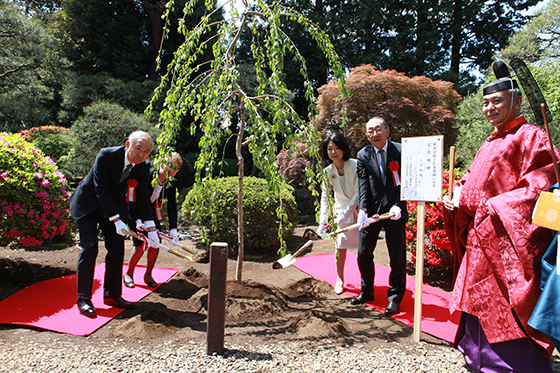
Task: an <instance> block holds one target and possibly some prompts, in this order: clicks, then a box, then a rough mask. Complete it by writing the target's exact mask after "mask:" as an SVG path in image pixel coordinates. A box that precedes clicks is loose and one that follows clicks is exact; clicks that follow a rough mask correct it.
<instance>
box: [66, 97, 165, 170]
mask: <svg viewBox="0 0 560 373" xmlns="http://www.w3.org/2000/svg"><path fill="white" fill-rule="evenodd" d="M84 111H85V114H84V116H83V117H80V118H79V119H78V120H76V122H75V123H74V124H73V125H72V128H71V130H72V132H73V136H74V137H75V138H76V140H77V147H76V148H75V149H74V151H73V152H72V153H71V155H70V157H69V158H70V159H68V161H67V163H66V168H67V169H68V171H69V172H71V173H72V175H73V176H74V177H85V176H86V175H87V173H88V172H89V169H90V168H91V166H92V165H93V163H94V162H95V158H96V157H97V154H98V153H99V151H100V150H101V149H102V148H106V147H109V146H121V145H124V143H125V142H126V140H127V139H128V135H130V134H131V133H132V132H134V131H137V130H142V131H146V132H148V133H150V135H152V138H153V139H154V142H155V138H156V137H157V136H156V134H155V130H154V129H153V127H152V126H151V125H150V123H149V121H148V120H147V119H146V117H145V116H143V115H140V114H135V113H133V112H131V111H130V110H127V109H124V108H123V107H121V106H120V105H118V104H115V103H109V102H98V103H95V104H93V105H91V106H88V107H87V108H85V109H84Z"/></svg>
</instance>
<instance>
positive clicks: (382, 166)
mask: <svg viewBox="0 0 560 373" xmlns="http://www.w3.org/2000/svg"><path fill="white" fill-rule="evenodd" d="M377 153H378V154H379V171H381V179H382V180H383V185H385V157H384V156H383V153H384V151H383V149H381V150H379V151H378V152H377Z"/></svg>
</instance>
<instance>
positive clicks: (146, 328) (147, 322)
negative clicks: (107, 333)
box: [113, 303, 183, 338]
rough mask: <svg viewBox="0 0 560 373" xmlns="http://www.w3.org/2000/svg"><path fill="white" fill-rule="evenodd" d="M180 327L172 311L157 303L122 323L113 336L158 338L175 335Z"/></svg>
mask: <svg viewBox="0 0 560 373" xmlns="http://www.w3.org/2000/svg"><path fill="white" fill-rule="evenodd" d="M182 326H183V325H182V323H181V321H180V320H179V318H178V317H177V316H176V315H174V314H173V312H172V311H170V310H169V309H167V307H166V306H165V305H163V304H161V303H158V304H153V305H152V306H151V308H150V309H148V310H146V311H145V312H142V313H140V314H139V315H136V316H134V317H132V318H130V319H129V320H127V321H125V322H124V323H122V324H121V325H120V326H119V327H118V328H117V329H116V330H115V332H114V333H113V334H114V335H116V336H121V337H126V338H159V337H163V336H166V335H169V334H173V333H175V332H176V331H177V330H178V329H179V328H181V327H182Z"/></svg>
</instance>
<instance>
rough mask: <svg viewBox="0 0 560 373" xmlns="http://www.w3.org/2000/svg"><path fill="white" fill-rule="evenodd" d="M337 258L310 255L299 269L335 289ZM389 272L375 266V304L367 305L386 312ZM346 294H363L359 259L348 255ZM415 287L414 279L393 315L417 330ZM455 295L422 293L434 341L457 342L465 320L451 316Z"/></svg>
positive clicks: (426, 289)
mask: <svg viewBox="0 0 560 373" xmlns="http://www.w3.org/2000/svg"><path fill="white" fill-rule="evenodd" d="M334 263H335V262H334V254H321V255H308V256H302V257H298V258H297V261H296V263H295V264H294V266H295V267H297V268H298V269H300V270H301V271H302V272H305V273H307V274H309V275H310V276H313V277H315V278H318V279H321V280H324V281H327V282H328V283H330V284H331V285H333V286H334V284H335V282H336V271H335V264H334ZM389 271H390V269H389V268H386V267H383V266H381V265H379V264H376V265H375V300H374V301H373V302H368V303H367V305H368V306H370V307H372V308H374V309H376V310H378V311H380V312H383V311H384V310H385V307H387V290H388V289H389ZM344 282H345V285H344V294H346V295H348V296H349V297H355V296H356V295H358V294H359V293H360V270H359V269H358V261H357V255H356V254H354V253H351V252H348V253H347V257H346V264H345V267H344ZM414 287H415V282H414V279H413V278H410V277H407V279H406V293H405V295H404V299H403V301H402V303H401V312H400V313H397V314H396V315H393V316H391V317H393V318H394V319H395V320H398V321H400V322H402V323H403V324H406V325H409V326H411V327H413V326H414ZM450 300H451V294H448V293H446V292H444V291H441V290H439V289H436V288H434V287H432V286H429V285H424V286H423V290H422V331H423V332H424V333H428V334H431V335H433V336H434V337H437V338H440V339H443V340H446V341H448V342H453V341H454V340H455V333H456V332H457V326H458V324H459V319H460V316H461V313H460V312H455V313H453V314H452V315H450V314H449V307H448V304H449V301H450Z"/></svg>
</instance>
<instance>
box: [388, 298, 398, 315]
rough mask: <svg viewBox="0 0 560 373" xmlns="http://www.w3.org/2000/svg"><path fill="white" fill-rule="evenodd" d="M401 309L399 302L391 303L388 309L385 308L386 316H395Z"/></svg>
mask: <svg viewBox="0 0 560 373" xmlns="http://www.w3.org/2000/svg"><path fill="white" fill-rule="evenodd" d="M399 310H400V307H399V304H398V303H397V302H395V301H394V300H392V301H390V302H389V305H388V306H387V308H385V315H392V314H395V313H397V312H399Z"/></svg>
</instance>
